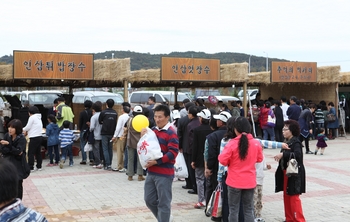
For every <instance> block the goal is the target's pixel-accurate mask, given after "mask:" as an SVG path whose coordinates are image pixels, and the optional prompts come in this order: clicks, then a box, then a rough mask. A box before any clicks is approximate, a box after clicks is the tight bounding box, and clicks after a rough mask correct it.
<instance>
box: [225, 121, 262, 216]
mask: <svg viewBox="0 0 350 222" xmlns="http://www.w3.org/2000/svg"><path fill="white" fill-rule="evenodd" d="M233 127H234V131H235V133H236V135H237V137H236V138H234V139H231V140H230V142H229V143H228V144H227V145H226V146H225V148H224V150H223V151H222V153H221V154H220V155H219V162H220V163H221V164H222V165H224V166H228V176H227V178H226V184H227V190H228V202H229V212H230V214H229V221H238V212H239V203H240V201H241V199H242V204H243V211H244V220H245V221H254V214H253V211H254V210H253V209H254V207H253V197H254V188H255V187H256V169H255V163H257V162H261V161H262V160H263V154H262V148H261V145H260V142H259V141H258V140H255V139H254V138H253V136H252V135H251V134H250V133H249V132H251V126H250V124H249V122H248V120H247V119H246V118H244V117H238V118H237V119H236V121H235V122H234V123H233Z"/></svg>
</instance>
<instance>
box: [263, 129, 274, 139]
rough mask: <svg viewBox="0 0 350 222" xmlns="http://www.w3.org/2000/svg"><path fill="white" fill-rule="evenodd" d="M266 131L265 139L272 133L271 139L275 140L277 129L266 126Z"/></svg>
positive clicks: (264, 130)
mask: <svg viewBox="0 0 350 222" xmlns="http://www.w3.org/2000/svg"><path fill="white" fill-rule="evenodd" d="M263 132H264V140H268V135H270V140H271V141H275V130H274V128H269V127H268V128H266V129H263Z"/></svg>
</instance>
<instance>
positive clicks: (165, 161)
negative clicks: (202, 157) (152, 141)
mask: <svg viewBox="0 0 350 222" xmlns="http://www.w3.org/2000/svg"><path fill="white" fill-rule="evenodd" d="M152 130H153V131H154V133H155V134H156V135H157V138H158V142H159V145H160V148H161V151H162V153H163V157H162V158H160V159H158V160H157V164H156V165H153V166H151V167H149V168H148V173H149V174H151V175H157V176H163V177H171V178H174V164H175V158H176V156H177V154H178V152H179V139H178V137H177V135H176V132H175V130H174V128H173V127H172V126H171V124H170V123H168V124H167V125H165V126H164V127H163V128H162V129H159V128H158V127H153V128H152Z"/></svg>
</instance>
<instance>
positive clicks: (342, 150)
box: [23, 137, 350, 222]
mask: <svg viewBox="0 0 350 222" xmlns="http://www.w3.org/2000/svg"><path fill="white" fill-rule="evenodd" d="M315 143H316V141H315V140H314V141H311V144H310V147H311V150H313V149H314V147H315ZM349 144H350V137H349V140H346V139H345V138H344V137H340V138H337V139H336V140H332V141H328V148H326V151H325V154H324V155H323V156H321V155H317V156H315V155H313V154H312V155H310V154H308V155H304V162H305V168H306V176H307V193H306V194H303V195H302V196H301V199H302V204H303V210H304V214H305V217H306V220H307V221H350V147H349ZM278 152H279V150H272V149H265V150H264V153H265V156H266V159H267V162H268V163H270V164H271V165H272V169H271V170H269V171H265V181H264V190H263V193H264V196H263V202H264V208H263V212H262V215H263V218H264V219H265V221H267V222H273V221H283V219H284V213H283V202H282V193H277V194H276V193H274V172H275V169H276V167H277V163H276V162H274V160H273V156H274V155H275V154H276V153H278ZM114 157H116V156H114ZM80 160H81V159H80V157H75V158H74V162H75V165H74V166H73V167H69V166H68V164H67V163H66V165H65V166H64V168H63V169H59V167H45V165H46V164H47V163H48V159H45V160H44V161H43V166H44V167H43V170H42V171H40V172H34V173H32V174H31V176H30V177H29V178H28V179H26V180H25V181H24V196H23V201H24V204H25V205H26V206H28V207H31V208H33V209H35V210H37V211H39V212H41V213H43V214H44V215H45V216H46V217H47V219H48V220H49V221H149V222H150V221H155V218H154V217H153V215H152V214H151V213H150V211H149V210H148V209H147V207H146V205H145V203H144V201H143V185H144V182H143V181H142V182H140V181H137V177H136V176H135V177H134V181H128V180H127V176H126V175H125V173H119V172H109V171H105V170H103V169H102V170H101V169H93V168H92V167H91V166H88V165H79V162H80ZM113 163H114V164H115V163H116V161H115V160H114V162H113ZM182 185H184V182H181V181H177V182H174V183H173V201H172V215H173V216H174V221H176V222H179V221H183V222H185V221H186V222H196V221H198V222H204V221H211V220H210V218H208V217H206V216H205V215H204V212H203V210H198V209H194V208H193V205H194V204H195V203H196V200H197V196H196V195H191V194H187V190H184V189H182V188H181V186H182Z"/></svg>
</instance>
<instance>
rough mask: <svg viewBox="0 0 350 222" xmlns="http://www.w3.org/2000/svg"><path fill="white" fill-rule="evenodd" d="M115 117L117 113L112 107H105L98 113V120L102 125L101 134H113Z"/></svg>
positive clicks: (115, 123) (115, 124) (115, 122)
mask: <svg viewBox="0 0 350 222" xmlns="http://www.w3.org/2000/svg"><path fill="white" fill-rule="evenodd" d="M117 118H118V113H117V112H116V111H115V110H114V109H112V108H107V109H105V110H103V111H102V112H101V113H100V116H99V117H98V122H99V123H100V124H101V125H102V128H101V135H112V136H113V135H114V131H115V127H116V126H117Z"/></svg>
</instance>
